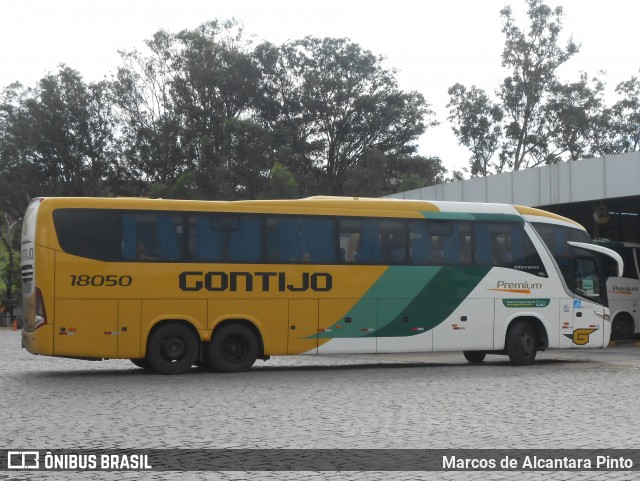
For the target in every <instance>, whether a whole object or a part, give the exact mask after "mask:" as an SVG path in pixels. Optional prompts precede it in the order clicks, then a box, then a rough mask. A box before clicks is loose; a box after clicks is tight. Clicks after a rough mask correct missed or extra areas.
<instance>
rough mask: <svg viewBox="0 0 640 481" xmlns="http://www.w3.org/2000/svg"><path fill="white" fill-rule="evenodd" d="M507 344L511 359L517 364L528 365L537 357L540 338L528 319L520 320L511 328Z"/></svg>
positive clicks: (508, 332)
mask: <svg viewBox="0 0 640 481" xmlns="http://www.w3.org/2000/svg"><path fill="white" fill-rule="evenodd" d="M505 344H506V345H505V347H506V348H507V354H509V359H510V360H511V362H512V363H514V364H515V365H516V366H526V365H527V364H531V363H532V362H533V361H534V360H535V358H536V353H537V351H538V340H537V338H536V333H535V330H534V328H533V326H532V325H531V324H530V323H529V322H527V321H518V322H516V323H515V324H514V325H512V326H511V327H510V328H509V330H508V331H507V339H506V343H505Z"/></svg>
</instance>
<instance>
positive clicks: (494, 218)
mask: <svg viewBox="0 0 640 481" xmlns="http://www.w3.org/2000/svg"><path fill="white" fill-rule="evenodd" d="M421 213H422V215H423V216H424V217H425V219H432V220H467V221H469V220H471V221H473V220H475V221H485V222H518V223H520V224H523V223H524V218H523V217H522V216H519V215H516V214H478V213H469V212H427V211H422V212H421Z"/></svg>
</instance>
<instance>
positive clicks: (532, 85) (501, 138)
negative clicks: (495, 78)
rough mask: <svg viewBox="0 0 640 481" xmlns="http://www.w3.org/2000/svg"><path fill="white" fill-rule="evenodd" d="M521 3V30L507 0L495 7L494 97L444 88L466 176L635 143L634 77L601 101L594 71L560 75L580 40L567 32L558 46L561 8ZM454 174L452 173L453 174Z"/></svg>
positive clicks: (639, 137) (638, 88) (637, 88)
mask: <svg viewBox="0 0 640 481" xmlns="http://www.w3.org/2000/svg"><path fill="white" fill-rule="evenodd" d="M525 2H526V5H527V7H528V9H527V17H528V26H527V28H526V29H522V28H520V27H519V26H518V25H517V23H516V20H515V18H514V16H513V12H512V10H511V8H510V7H505V8H504V9H502V10H501V12H500V15H501V17H502V20H503V27H502V32H503V34H504V35H505V44H504V50H503V53H502V65H503V67H504V68H505V69H506V70H507V71H508V75H507V76H506V77H505V78H504V80H503V81H502V82H501V84H500V86H499V88H498V90H497V92H496V94H497V97H498V99H497V102H493V101H492V100H491V99H490V98H489V97H488V95H487V94H486V93H485V92H484V91H482V90H480V89H477V88H476V87H475V86H472V87H471V88H470V89H467V88H466V87H465V86H463V85H461V84H455V85H453V86H452V87H451V88H450V89H449V97H450V101H449V104H448V107H449V121H450V122H451V123H452V128H453V131H454V133H455V134H456V136H457V138H458V140H459V142H460V144H462V145H464V146H465V147H467V148H468V149H469V150H470V152H471V156H470V160H469V171H470V173H471V175H472V176H476V175H483V176H484V175H488V174H490V173H493V172H500V171H502V170H503V169H513V170H519V169H522V168H526V167H534V166H537V165H541V164H550V163H556V162H562V161H565V160H578V159H581V158H584V157H587V156H593V155H606V154H611V153H622V152H629V151H633V150H638V148H640V142H639V141H640V127H639V125H640V121H639V120H638V118H639V112H640V107H639V106H640V84H639V82H638V78H637V77H632V79H630V80H629V81H626V82H623V83H621V84H620V85H618V88H617V89H616V92H617V93H618V94H619V95H620V96H621V97H622V99H621V100H620V101H618V102H617V103H616V104H614V105H613V106H612V107H607V106H606V105H605V102H604V89H605V83H604V81H603V80H602V79H601V78H599V77H592V78H589V76H588V75H587V74H586V73H584V72H583V73H581V74H580V78H579V80H578V81H574V82H562V81H560V79H559V78H558V75H557V73H558V69H559V68H560V67H561V66H562V65H563V64H565V63H566V62H567V61H569V60H570V59H571V58H572V57H573V56H574V55H576V54H577V53H578V51H579V46H578V45H576V44H575V43H574V42H573V40H572V39H569V40H568V42H567V43H566V45H565V46H564V47H563V46H560V45H559V39H560V33H561V31H562V19H563V16H564V13H563V10H562V8H561V7H557V8H555V9H551V8H550V7H549V6H547V5H545V4H544V3H543V1H542V0H525ZM599 75H600V77H601V76H602V75H603V73H600V74H599ZM496 156H497V159H498V160H495V158H496ZM464 170H465V171H467V169H464ZM460 175H461V173H460V172H457V173H454V178H456V177H460Z"/></svg>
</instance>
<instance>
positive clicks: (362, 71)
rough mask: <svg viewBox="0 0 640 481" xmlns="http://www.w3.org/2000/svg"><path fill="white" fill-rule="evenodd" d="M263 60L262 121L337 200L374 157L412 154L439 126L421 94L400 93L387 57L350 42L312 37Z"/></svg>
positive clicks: (267, 51)
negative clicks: (427, 132) (358, 168)
mask: <svg viewBox="0 0 640 481" xmlns="http://www.w3.org/2000/svg"><path fill="white" fill-rule="evenodd" d="M257 55H258V57H259V63H260V64H261V65H263V66H265V68H264V69H263V78H262V86H263V90H262V93H263V94H262V105H268V108H266V109H264V110H263V111H262V112H260V113H259V114H258V115H259V116H260V119H261V120H262V121H263V122H265V123H266V124H268V125H270V126H271V128H273V129H274V131H275V132H279V133H281V135H282V138H283V139H287V140H288V141H290V142H291V144H290V145H289V146H290V147H294V148H295V149H296V151H297V152H298V153H300V154H301V156H302V161H303V162H304V165H305V166H306V167H307V168H308V169H317V172H318V174H319V176H320V177H321V178H322V180H324V182H320V184H319V185H320V186H322V185H324V188H326V189H327V190H328V191H330V192H332V193H334V194H342V193H343V192H344V186H345V182H346V179H347V176H348V175H349V173H350V172H351V170H352V169H353V168H354V167H355V166H356V165H357V164H358V162H359V161H361V160H362V159H363V158H364V157H365V156H366V155H367V152H368V151H371V150H378V151H380V152H382V153H383V154H385V155H387V154H393V155H408V154H411V153H413V152H415V150H416V146H415V144H414V142H415V141H416V140H417V138H418V137H419V136H420V135H421V134H422V133H424V131H425V130H426V128H427V127H428V126H430V125H435V122H434V121H433V120H429V119H427V118H428V117H430V116H431V115H432V112H431V110H430V109H429V106H428V104H427V103H426V102H425V100H424V98H423V97H422V95H420V94H419V93H417V92H403V91H400V90H399V89H398V87H397V83H396V80H395V76H394V72H393V71H389V70H387V69H385V68H384V67H383V66H382V59H381V58H379V57H376V56H374V55H373V54H372V53H371V52H369V51H366V50H363V49H362V48H361V47H360V46H359V45H357V44H354V43H351V42H350V41H348V40H347V39H344V38H342V39H335V38H325V39H319V38H312V37H307V38H305V39H303V40H299V41H296V42H291V43H288V44H285V45H283V46H282V47H280V48H279V49H276V48H275V47H273V46H272V45H263V46H261V47H260V48H259V49H257ZM280 86H282V87H283V89H281V90H279V87H280ZM274 91H278V94H279V95H275V96H274V95H273V92H274ZM270 94H271V95H270ZM269 95H270V96H269ZM268 96H269V98H270V100H267V101H265V100H264V99H265V98H266V97H268ZM294 170H295V169H294ZM321 188H322V187H321Z"/></svg>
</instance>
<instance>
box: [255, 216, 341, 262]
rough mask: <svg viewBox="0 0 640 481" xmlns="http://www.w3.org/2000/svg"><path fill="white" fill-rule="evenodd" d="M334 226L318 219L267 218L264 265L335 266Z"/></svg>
mask: <svg viewBox="0 0 640 481" xmlns="http://www.w3.org/2000/svg"><path fill="white" fill-rule="evenodd" d="M334 225H335V223H334V221H333V219H328V218H322V217H318V218H313V217H297V216H286V217H285V216H282V217H280V216H278V217H276V216H274V217H267V218H266V221H265V227H266V241H267V261H268V262H311V263H315V264H321V263H333V262H336V250H335V234H334V230H335V227H334Z"/></svg>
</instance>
